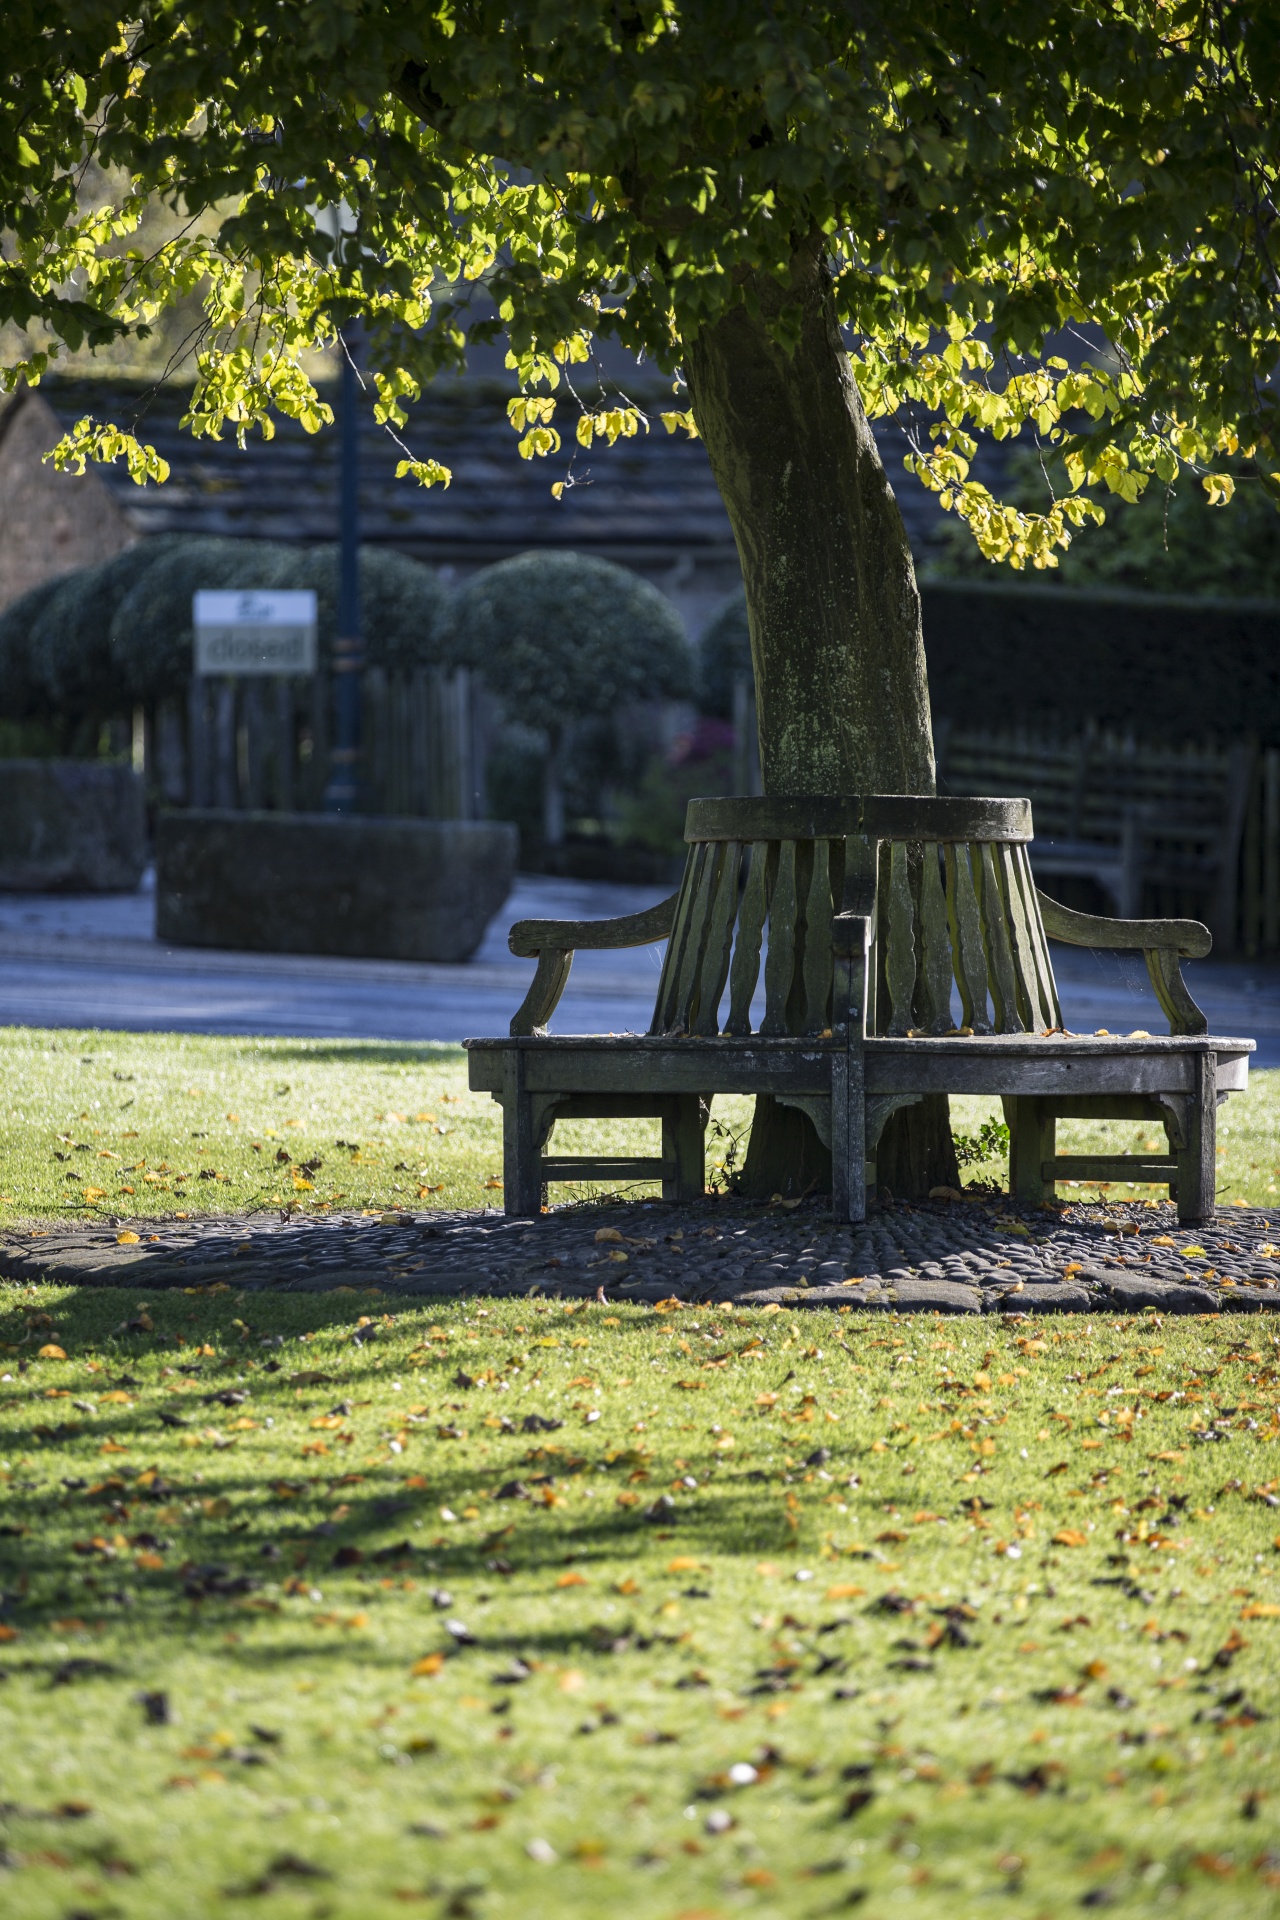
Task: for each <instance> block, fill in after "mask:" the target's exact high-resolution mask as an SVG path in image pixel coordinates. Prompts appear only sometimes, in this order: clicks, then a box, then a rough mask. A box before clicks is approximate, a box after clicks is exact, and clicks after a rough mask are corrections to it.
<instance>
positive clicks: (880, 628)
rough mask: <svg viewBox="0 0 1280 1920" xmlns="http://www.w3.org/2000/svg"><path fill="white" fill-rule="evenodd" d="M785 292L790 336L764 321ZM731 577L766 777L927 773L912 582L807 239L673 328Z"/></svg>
mask: <svg viewBox="0 0 1280 1920" xmlns="http://www.w3.org/2000/svg"><path fill="white" fill-rule="evenodd" d="M784 308H785V310H786V314H787V317H788V318H789V319H790V318H791V317H792V316H795V318H796V319H798V337H797V338H795V340H794V345H792V343H791V342H787V343H786V344H784V343H783V342H782V341H780V340H778V339H775V338H774V337H773V336H772V334H771V332H770V325H769V323H770V322H771V321H773V320H776V319H777V318H778V316H779V314H780V312H782V311H783V309H784ZM685 368H686V374H687V377H688V381H689V386H690V390H691V393H692V398H693V411H694V417H695V419H696V420H697V423H698V431H699V433H700V434H701V435H702V438H703V440H704V441H705V442H706V447H707V453H708V455H709V457H710V460H711V469H712V472H713V473H714V474H715V477H716V483H717V485H718V486H719V488H720V492H721V494H722V496H723V498H724V502H725V506H726V507H727V509H728V512H729V518H730V521H731V522H732V525H733V531H734V536H735V538H736V540H737V544H738V553H739V557H740V559H741V562H742V575H743V580H744V582H745V585H746V593H747V617H748V622H749V625H750V629H751V652H752V659H753V663H754V666H755V676H756V700H757V706H758V712H759V720H760V760H761V771H762V774H763V778H764V789H765V792H766V793H833V794H834V793H858V792H862V793H923V794H931V793H932V792H933V790H934V767H933V744H932V737H931V732H930V726H929V693H928V686H927V682H926V677H925V662H924V643H923V640H922V637H921V630H920V595H919V592H918V590H917V587H916V578H915V568H914V566H913V564H912V560H911V549H910V546H909V545H908V542H907V535H906V529H905V528H904V526H903V524H902V515H901V513H900V512H899V510H898V503H897V501H896V500H895V499H894V497H893V490H892V488H891V487H890V485H889V481H888V479H887V477H886V475H885V471H884V468H883V467H882V465H881V464H880V455H879V453H878V451H877V449H876V443H875V440H874V438H873V436H872V433H871V428H870V426H869V425H868V422H867V418H866V415H865V413H864V412H863V409H862V402H861V399H860V398H859V395H858V389H857V385H856V383H855V381H854V377H853V370H852V368H851V367H850V365H849V359H848V355H847V354H846V353H845V351H844V347H843V344H842V342H841V339H840V331H839V327H838V326H837V323H836V317H835V312H834V308H833V306H832V301H831V295H830V287H829V282H828V278H827V271H826V265H825V261H824V259H823V254H822V249H821V245H820V243H819V242H818V241H816V240H815V241H814V242H812V243H811V244H808V245H806V246H805V247H804V248H802V249H801V250H800V251H799V252H798V253H797V255H796V258H795V266H794V285H793V287H792V288H791V289H789V290H788V289H784V288H781V287H779V286H778V285H777V284H776V282H774V281H772V280H767V279H760V280H752V281H750V282H748V283H747V284H746V285H745V286H744V288H743V301H742V304H741V305H739V306H737V307H735V308H733V309H732V310H731V311H730V312H729V313H727V314H726V315H725V316H724V317H723V318H722V319H721V320H719V321H718V322H717V323H716V325H715V326H713V327H708V328H706V329H705V330H704V331H703V332H701V333H699V334H697V335H695V336H694V338H693V339H692V341H691V342H690V343H689V346H688V350H687V355H686V361H685Z"/></svg>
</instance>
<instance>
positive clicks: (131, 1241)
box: [116, 1233, 142, 1247]
mask: <svg viewBox="0 0 1280 1920" xmlns="http://www.w3.org/2000/svg"><path fill="white" fill-rule="evenodd" d="M141 1238H142V1235H141V1234H139V1233H118V1234H117V1235H116V1242H117V1244H118V1245H119V1246H122V1247H136V1246H137V1244H138V1242H139V1240H140V1239H141Z"/></svg>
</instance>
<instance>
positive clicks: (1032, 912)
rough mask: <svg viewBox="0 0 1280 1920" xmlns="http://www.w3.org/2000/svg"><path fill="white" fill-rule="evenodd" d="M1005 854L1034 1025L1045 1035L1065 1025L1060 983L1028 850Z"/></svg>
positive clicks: (1011, 849) (1012, 849)
mask: <svg viewBox="0 0 1280 1920" xmlns="http://www.w3.org/2000/svg"><path fill="white" fill-rule="evenodd" d="M1002 851H1003V853H1004V854H1005V856H1006V857H1007V859H1008V862H1009V874H1010V887H1011V889H1013V888H1016V889H1017V893H1018V926H1019V929H1020V934H1019V938H1020V943H1021V944H1022V945H1023V946H1024V948H1025V950H1026V953H1027V956H1028V957H1027V974H1026V978H1027V989H1028V995H1029V997H1030V998H1031V999H1032V1000H1033V1001H1034V1002H1035V1005H1034V1018H1033V1021H1032V1025H1033V1027H1034V1028H1035V1029H1036V1030H1037V1031H1038V1032H1043V1031H1044V1030H1045V1028H1047V1027H1060V1026H1061V1025H1062V1008H1061V1006H1060V1004H1059V1001H1058V987H1057V982H1056V981H1055V980H1054V977H1053V964H1052V962H1051V961H1050V959H1049V942H1048V940H1047V939H1046V938H1045V931H1044V927H1043V925H1042V923H1041V920H1040V909H1039V906H1038V905H1037V903H1036V886H1035V881H1034V880H1033V878H1032V876H1031V862H1030V860H1029V859H1028V857H1027V850H1026V848H1025V847H1005V848H1003V849H1002Z"/></svg>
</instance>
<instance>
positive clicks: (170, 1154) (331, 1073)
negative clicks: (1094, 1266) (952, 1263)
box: [0, 1028, 1280, 1219]
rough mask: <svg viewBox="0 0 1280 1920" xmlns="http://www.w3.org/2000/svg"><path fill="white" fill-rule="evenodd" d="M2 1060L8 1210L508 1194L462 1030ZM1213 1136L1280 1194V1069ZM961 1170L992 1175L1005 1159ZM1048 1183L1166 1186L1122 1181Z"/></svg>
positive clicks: (194, 1043)
mask: <svg viewBox="0 0 1280 1920" xmlns="http://www.w3.org/2000/svg"><path fill="white" fill-rule="evenodd" d="M0 1069H2V1070H3V1074H4V1086H5V1101H4V1110H3V1112H2V1113H0V1218H8V1219H47V1218H50V1217H66V1218H75V1217H80V1218H87V1217H91V1216H93V1215H94V1214H98V1215H106V1214H110V1215H112V1216H113V1217H118V1218H127V1217H129V1216H132V1215H138V1216H145V1217H148V1218H150V1217H155V1216H157V1215H163V1214H179V1215H186V1216H188V1217H194V1216H196V1215H198V1214H205V1213H238V1212H243V1211H247V1210H251V1209H254V1208H273V1209H274V1208H278V1207H281V1206H293V1207H296V1208H299V1209H304V1210H310V1209H316V1208H320V1209H323V1208H325V1207H343V1208H348V1207H354V1208H368V1209H370V1210H380V1209H382V1208H384V1207H411V1208H414V1209H415V1210H420V1209H423V1208H427V1207H432V1206H442V1207H481V1206H485V1205H490V1206H492V1205H500V1204H501V1199H502V1194H501V1179H502V1126H501V1113H500V1110H499V1108H498V1107H497V1106H496V1105H495V1103H494V1102H493V1101H492V1100H490V1098H489V1097H488V1095H487V1094H472V1093H470V1092H469V1091H468V1089H467V1073H466V1061H465V1057H464V1055H463V1053H462V1050H461V1048H459V1047H453V1046H436V1045H429V1044H412V1043H399V1042H389V1041H387V1042H381V1041H364V1040H343V1041H325V1040H277V1039H236V1038H227V1037H224V1036H203V1035H190V1034H155V1033H143V1034H135V1033H99V1032H67V1031H57V1032H42V1031H38V1030H32V1029H28V1028H7V1029H0ZM750 1117H751V1103H750V1101H748V1100H743V1099H725V1098H723V1097H720V1098H717V1100H716V1102H715V1105H714V1108H713V1126H712V1130H711V1132H710V1134H709V1136H708V1143H707V1148H708V1150H707V1172H708V1179H709V1181H711V1182H720V1183H723V1180H724V1177H725V1174H724V1168H723V1166H722V1164H721V1163H723V1162H724V1161H725V1159H726V1155H727V1154H728V1153H729V1149H730V1143H731V1141H733V1140H734V1139H735V1138H736V1140H737V1148H736V1157H737V1164H741V1157H742V1153H743V1152H744V1151H745V1144H746V1137H747V1134H748V1131H749V1126H750ZM999 1118H1000V1103H999V1101H997V1100H979V1099H969V1098H965V1099H956V1100H953V1102H952V1120H953V1126H954V1127H955V1129H956V1130H957V1131H958V1132H963V1133H967V1134H975V1133H976V1132H977V1131H978V1128H979V1127H980V1125H981V1123H982V1122H983V1121H984V1120H989V1119H999ZM657 1139H658V1124H657V1122H656V1121H648V1122H646V1121H625V1120H623V1121H605V1120H601V1121H570V1122H563V1123H562V1124H561V1126H560V1127H559V1128H558V1130H557V1133H556V1144H557V1147H560V1148H562V1149H563V1150H564V1151H567V1152H575V1151H577V1152H598V1153H605V1154H608V1153H613V1154H616V1153H622V1152H625V1151H628V1150H631V1151H645V1150H648V1151H656V1150H657ZM1219 1139H1220V1148H1221V1151H1220V1154H1219V1168H1220V1186H1219V1200H1220V1202H1221V1203H1222V1204H1223V1205H1229V1204H1231V1203H1233V1202H1235V1201H1237V1200H1240V1201H1247V1202H1249V1203H1250V1204H1252V1205H1264V1206H1265V1205H1275V1204H1277V1198H1276V1190H1277V1183H1278V1182H1280V1073H1277V1072H1274V1071H1273V1072H1267V1073H1256V1074H1253V1075H1252V1076H1251V1078H1250V1083H1249V1090H1248V1092H1247V1093H1246V1094H1244V1095H1243V1096H1241V1095H1235V1096H1233V1098H1232V1099H1231V1101H1230V1102H1229V1103H1228V1105H1227V1106H1226V1107H1224V1108H1223V1109H1222V1111H1221V1113H1220V1115H1219ZM1058 1140H1059V1147H1060V1150H1061V1151H1063V1152H1070V1153H1083V1152H1090V1151H1097V1150H1099V1149H1101V1148H1103V1147H1106V1148H1107V1149H1108V1150H1109V1151H1116V1152H1122V1151H1124V1150H1125V1149H1126V1148H1128V1149H1129V1150H1131V1151H1136V1152H1142V1151H1150V1150H1151V1145H1152V1143H1153V1142H1154V1144H1155V1146H1156V1147H1157V1148H1158V1149H1159V1150H1160V1151H1163V1150H1164V1136H1163V1134H1162V1133H1161V1132H1160V1130H1159V1129H1158V1128H1157V1129H1156V1130H1155V1131H1153V1130H1152V1128H1151V1127H1150V1126H1147V1125H1143V1126H1135V1125H1133V1124H1132V1123H1129V1122H1120V1121H1115V1122H1111V1123H1103V1122H1091V1121H1083V1120H1079V1121H1065V1122H1063V1123H1062V1124H1061V1126H1060V1127H1059V1132H1058ZM965 1177H966V1178H967V1179H971V1180H996V1181H998V1182H1001V1183H1004V1182H1005V1181H1007V1177H1008V1168H1007V1163H1006V1162H1005V1161H1004V1160H1003V1159H993V1160H989V1161H987V1162H985V1163H984V1164H981V1165H977V1166H971V1167H969V1168H968V1169H966V1174H965ZM590 1191H591V1190H590V1189H576V1190H575V1189H570V1188H567V1187H560V1188H556V1189H554V1190H553V1198H554V1199H556V1200H565V1199H569V1198H571V1197H574V1195H575V1192H576V1196H577V1197H578V1198H582V1197H584V1196H585V1195H586V1194H588V1193H589V1192H590ZM628 1191H629V1192H630V1193H632V1194H634V1195H636V1196H639V1195H642V1194H644V1193H648V1192H652V1191H654V1189H653V1188H651V1187H644V1186H633V1187H631V1188H629V1189H628ZM1060 1193H1061V1194H1062V1196H1063V1197H1067V1198H1081V1199H1087V1198H1091V1199H1097V1198H1098V1197H1099V1196H1100V1194H1101V1196H1102V1197H1104V1198H1110V1199H1113V1200H1114V1199H1124V1198H1150V1197H1163V1196H1162V1190H1161V1189H1159V1188H1151V1187H1127V1186H1124V1185H1121V1184H1118V1183H1117V1184H1113V1185H1112V1186H1110V1187H1108V1188H1105V1189H1099V1188H1098V1187H1097V1186H1089V1185H1081V1186H1079V1187H1069V1186H1064V1187H1063V1188H1061V1189H1060Z"/></svg>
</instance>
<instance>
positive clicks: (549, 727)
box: [454, 553, 692, 847]
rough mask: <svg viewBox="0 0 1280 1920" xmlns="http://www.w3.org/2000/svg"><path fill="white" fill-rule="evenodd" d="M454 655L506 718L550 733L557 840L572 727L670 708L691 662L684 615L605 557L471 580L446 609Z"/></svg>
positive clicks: (511, 567) (545, 830)
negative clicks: (645, 707) (636, 704)
mask: <svg viewBox="0 0 1280 1920" xmlns="http://www.w3.org/2000/svg"><path fill="white" fill-rule="evenodd" d="M454 621H455V625H456V633H457V643H456V644H457V646H458V648H459V650H460V652H461V653H462V654H463V656H464V657H465V658H467V659H469V660H470V661H471V662H472V664H473V665H474V666H476V667H478V668H479V669H480V671H481V672H482V673H484V674H485V676H486V678H487V679H488V681H489V684H490V686H491V687H492V688H493V690H494V692H495V693H496V694H497V696H498V698H499V699H500V700H501V702H502V704H503V707H504V709H505V711H506V713H507V716H508V718H509V719H512V720H519V721H521V722H523V723H524V724H525V725H526V726H530V727H536V728H539V729H540V730H541V731H543V732H544V733H545V734H546V736H547V754H546V759H545V760H544V762H543V808H542V834H543V839H544V840H545V841H546V843H547V845H548V846H552V847H556V846H559V845H560V844H561V842H562V841H563V839H564V759H565V749H566V745H567V742H568V737H569V735H570V733H571V731H572V729H573V726H574V723H575V722H579V721H583V720H589V719H595V718H600V719H603V718H605V717H606V716H607V715H609V714H612V713H613V712H614V711H615V710H616V709H617V707H618V706H619V705H621V704H622V703H623V702H625V701H628V700H644V699H653V698H655V697H658V698H661V697H663V696H666V697H667V698H670V699H678V698H680V697H681V696H682V695H684V694H686V693H688V692H689V690H690V684H691V681H692V671H691V668H692V662H691V661H690V658H689V645H688V642H687V640H686V639H685V633H684V628H683V626H682V625H681V623H680V616H679V615H678V614H677V613H676V611H675V609H674V607H673V606H672V605H671V602H670V601H669V600H667V599H664V597H663V595H662V594H660V593H659V592H658V590H657V588H656V587H651V586H650V585H649V584H648V582H647V581H645V580H641V579H640V578H639V577H638V576H637V575H636V574H634V573H630V572H628V570H627V569H626V568H625V567H619V566H615V565H614V564H613V562H612V561H610V560H598V559H595V558H593V557H591V556H589V555H584V554H577V553H521V554H517V555H516V556H515V558H514V559H511V560H500V561H499V562H498V563H497V565H496V566H492V567H486V568H484V570H483V571H482V572H481V573H478V574H476V576H475V577H474V579H472V580H470V581H469V582H468V583H467V585H466V586H465V587H464V588H463V590H462V592H461V593H460V594H459V596H458V600H457V605H456V608H455V611H454Z"/></svg>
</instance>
